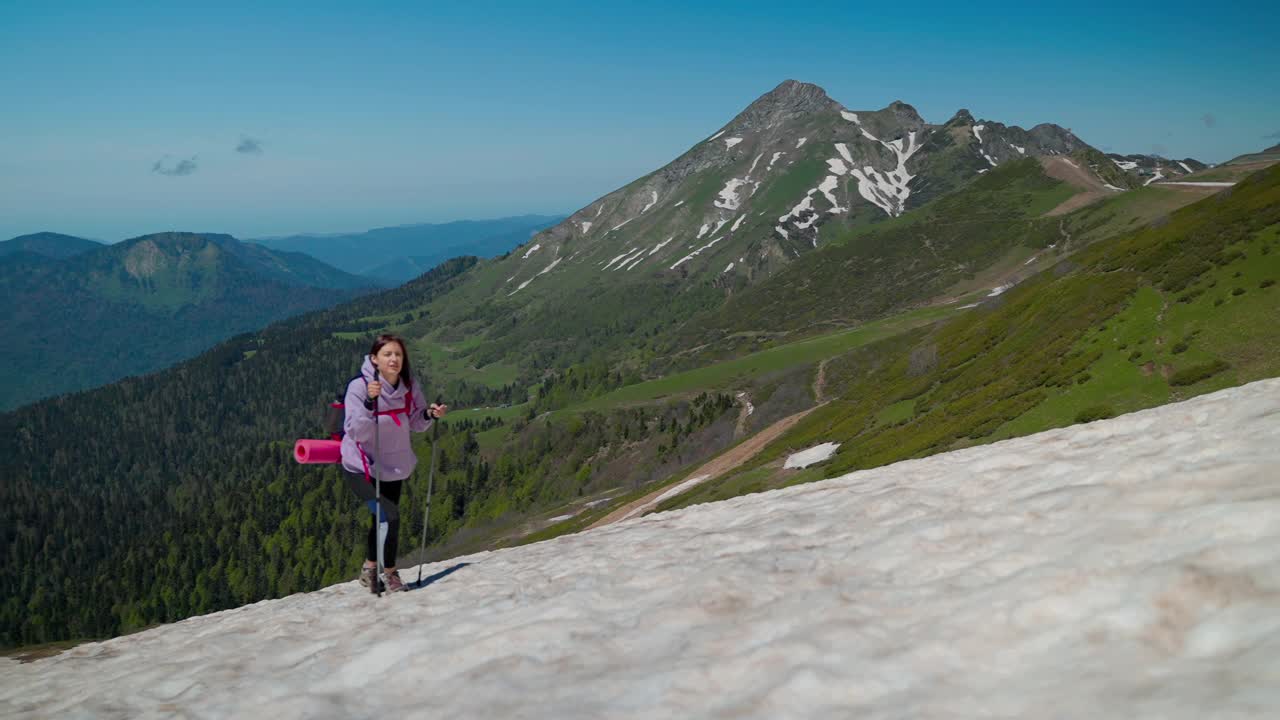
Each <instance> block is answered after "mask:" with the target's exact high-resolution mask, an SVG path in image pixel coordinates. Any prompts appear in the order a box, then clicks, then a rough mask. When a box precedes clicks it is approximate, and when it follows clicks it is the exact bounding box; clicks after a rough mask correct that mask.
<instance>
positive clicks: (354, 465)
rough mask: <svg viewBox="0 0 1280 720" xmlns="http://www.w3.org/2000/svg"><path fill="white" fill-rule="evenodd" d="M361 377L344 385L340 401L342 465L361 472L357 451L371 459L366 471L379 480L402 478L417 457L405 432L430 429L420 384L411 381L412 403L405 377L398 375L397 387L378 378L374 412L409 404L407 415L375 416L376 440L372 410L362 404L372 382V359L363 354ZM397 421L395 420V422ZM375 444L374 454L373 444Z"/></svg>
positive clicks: (403, 406) (407, 433) (390, 409)
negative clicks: (343, 417)
mask: <svg viewBox="0 0 1280 720" xmlns="http://www.w3.org/2000/svg"><path fill="white" fill-rule="evenodd" d="M360 374H361V375H362V376H363V377H358V378H353V379H352V380H351V382H350V383H348V384H347V397H346V400H344V404H345V406H346V407H345V408H344V410H345V413H346V420H345V422H343V424H342V429H343V431H344V432H345V433H346V434H345V435H343V437H342V467H344V468H346V469H347V470H350V471H351V472H357V473H363V472H364V461H363V460H362V459H361V456H360V450H361V448H363V449H364V453H365V455H366V456H367V457H368V458H369V459H370V460H372V462H371V463H370V464H369V472H370V474H371V475H372V476H374V477H377V478H378V479H379V480H382V481H383V482H387V481H396V480H404V479H405V478H407V477H409V474H410V473H412V472H413V468H414V467H415V466H416V465H417V464H418V456H417V455H414V454H413V446H412V445H411V444H410V443H409V432H410V431H413V432H426V431H427V430H429V429H431V424H432V423H433V422H434V421H433V420H429V419H427V417H426V415H425V414H424V412H423V411H425V410H426V409H427V407H428V406H427V403H426V401H425V400H423V396H422V383H419V382H417V381H415V382H414V383H413V399H412V400H413V402H412V404H409V400H410V398H409V393H408V390H407V389H406V388H405V379H404V378H403V377H401V378H400V387H398V388H392V387H391V383H389V382H387V381H386V380H382V394H381V395H379V396H378V412H379V413H384V412H388V411H392V410H399V409H401V408H405V407H411V408H412V410H413V412H412V413H410V414H409V415H407V416H406V415H404V414H400V413H397V414H395V415H394V416H392V415H378V418H377V421H378V424H377V431H378V432H377V434H378V437H377V441H376V443H375V440H374V416H373V412H372V411H371V410H369V409H368V408H366V407H365V406H364V401H365V398H366V397H368V395H367V390H368V384H369V383H370V382H372V381H373V361H372V360H371V359H370V358H369V356H367V355H366V356H365V359H364V365H363V366H362V367H361V368H360ZM397 421H398V422H397ZM375 444H376V445H377V456H376V457H375V456H374V446H375Z"/></svg>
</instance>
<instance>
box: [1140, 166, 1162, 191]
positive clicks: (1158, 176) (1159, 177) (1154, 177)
mask: <svg viewBox="0 0 1280 720" xmlns="http://www.w3.org/2000/svg"><path fill="white" fill-rule="evenodd" d="M1162 179H1164V174H1163V173H1161V172H1160V166H1159V165H1157V166H1156V174H1155V175H1152V176H1151V177H1149V178H1147V181H1146V182H1144V183H1142V187H1146V186H1148V185H1150V184H1151V183H1153V182H1155V181H1157V180H1162Z"/></svg>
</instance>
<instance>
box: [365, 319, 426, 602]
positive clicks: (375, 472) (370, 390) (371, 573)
mask: <svg viewBox="0 0 1280 720" xmlns="http://www.w3.org/2000/svg"><path fill="white" fill-rule="evenodd" d="M344 404H345V410H346V418H345V420H344V421H343V430H344V431H345V434H344V435H343V438H342V469H343V471H344V474H345V475H346V477H347V485H348V486H350V487H351V489H352V490H354V491H355V493H356V495H357V496H358V497H359V498H360V499H361V500H364V501H365V502H366V503H368V505H369V509H370V511H371V513H372V511H373V507H374V502H373V501H374V480H375V478H376V479H377V480H381V481H382V482H381V485H382V514H383V518H385V520H386V526H387V527H386V528H385V530H384V532H385V541H384V547H383V553H384V554H383V558H384V563H385V565H384V572H385V579H386V589H387V591H388V592H396V591H400V590H405V589H406V588H405V586H404V583H403V582H401V581H400V573H398V572H397V571H396V540H397V538H398V537H399V534H400V508H399V506H398V504H397V503H398V502H399V501H400V490H401V488H402V484H401V483H402V481H403V480H404V479H405V478H407V477H409V474H410V473H412V472H413V468H414V466H415V465H417V464H418V457H417V456H416V455H414V453H413V446H412V445H411V444H410V442H409V432H410V431H413V432H426V431H427V430H429V429H430V428H431V424H432V423H433V422H435V418H439V417H443V416H444V414H445V413H446V412H448V410H449V407H448V406H447V405H437V404H435V403H431V404H430V405H428V404H427V403H426V401H425V400H424V399H423V394H422V386H421V384H420V383H417V382H415V381H414V378H413V370H412V368H411V367H410V366H409V355H408V353H406V352H405V343H404V340H403V339H401V338H400V337H398V336H396V335H379V336H378V339H377V340H376V341H374V343H373V348H372V349H371V350H370V351H369V355H368V356H367V357H365V359H364V365H363V367H361V369H360V377H356V378H352V380H351V382H350V383H348V384H347V395H346V399H345V401H344ZM375 412H376V415H375ZM375 423H376V425H375ZM375 428H376V430H377V434H376V437H375V432H374V431H375ZM378 534H379V533H378V518H377V517H376V515H372V514H371V522H370V525H369V538H368V542H367V543H366V544H365V562H364V567H363V568H362V569H361V571H360V584H361V585H364V586H365V587H368V586H369V585H370V584H371V583H373V582H375V576H376V575H377V573H378V563H377V557H378V540H379V538H378Z"/></svg>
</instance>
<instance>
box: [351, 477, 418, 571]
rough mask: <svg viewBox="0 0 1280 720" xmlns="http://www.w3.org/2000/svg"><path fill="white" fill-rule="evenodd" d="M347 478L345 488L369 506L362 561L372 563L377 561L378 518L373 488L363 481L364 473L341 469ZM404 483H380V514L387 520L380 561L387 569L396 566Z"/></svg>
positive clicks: (371, 483)
mask: <svg viewBox="0 0 1280 720" xmlns="http://www.w3.org/2000/svg"><path fill="white" fill-rule="evenodd" d="M342 470H343V474H344V475H346V476H347V487H349V488H351V489H352V490H354V491H355V493H356V496H357V497H359V498H360V500H362V501H363V502H365V503H370V505H369V537H368V541H367V542H366V543H365V550H364V559H365V560H368V561H369V562H374V561H376V560H377V559H378V518H377V517H375V516H374V513H373V505H372V501H373V499H374V488H373V482H372V481H371V480H365V477H364V473H353V472H351V471H350V470H347V469H346V468H343V469H342ZM403 487H404V481H403V480H400V481H388V480H383V481H382V514H383V515H385V516H386V518H387V545H386V547H385V548H383V551H382V555H383V557H382V560H383V562H384V563H385V564H386V566H387V567H395V566H396V550H397V549H399V548H398V547H397V545H398V542H397V541H398V540H399V538H400V504H399V503H400V490H401V489H402V488H403Z"/></svg>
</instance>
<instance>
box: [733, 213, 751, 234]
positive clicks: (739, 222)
mask: <svg viewBox="0 0 1280 720" xmlns="http://www.w3.org/2000/svg"><path fill="white" fill-rule="evenodd" d="M746 219H747V216H746V215H739V216H738V219H737V220H734V221H733V225H732V226H730V228H729V232H737V231H738V226H739V225H741V224H742V221H743V220H746Z"/></svg>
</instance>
